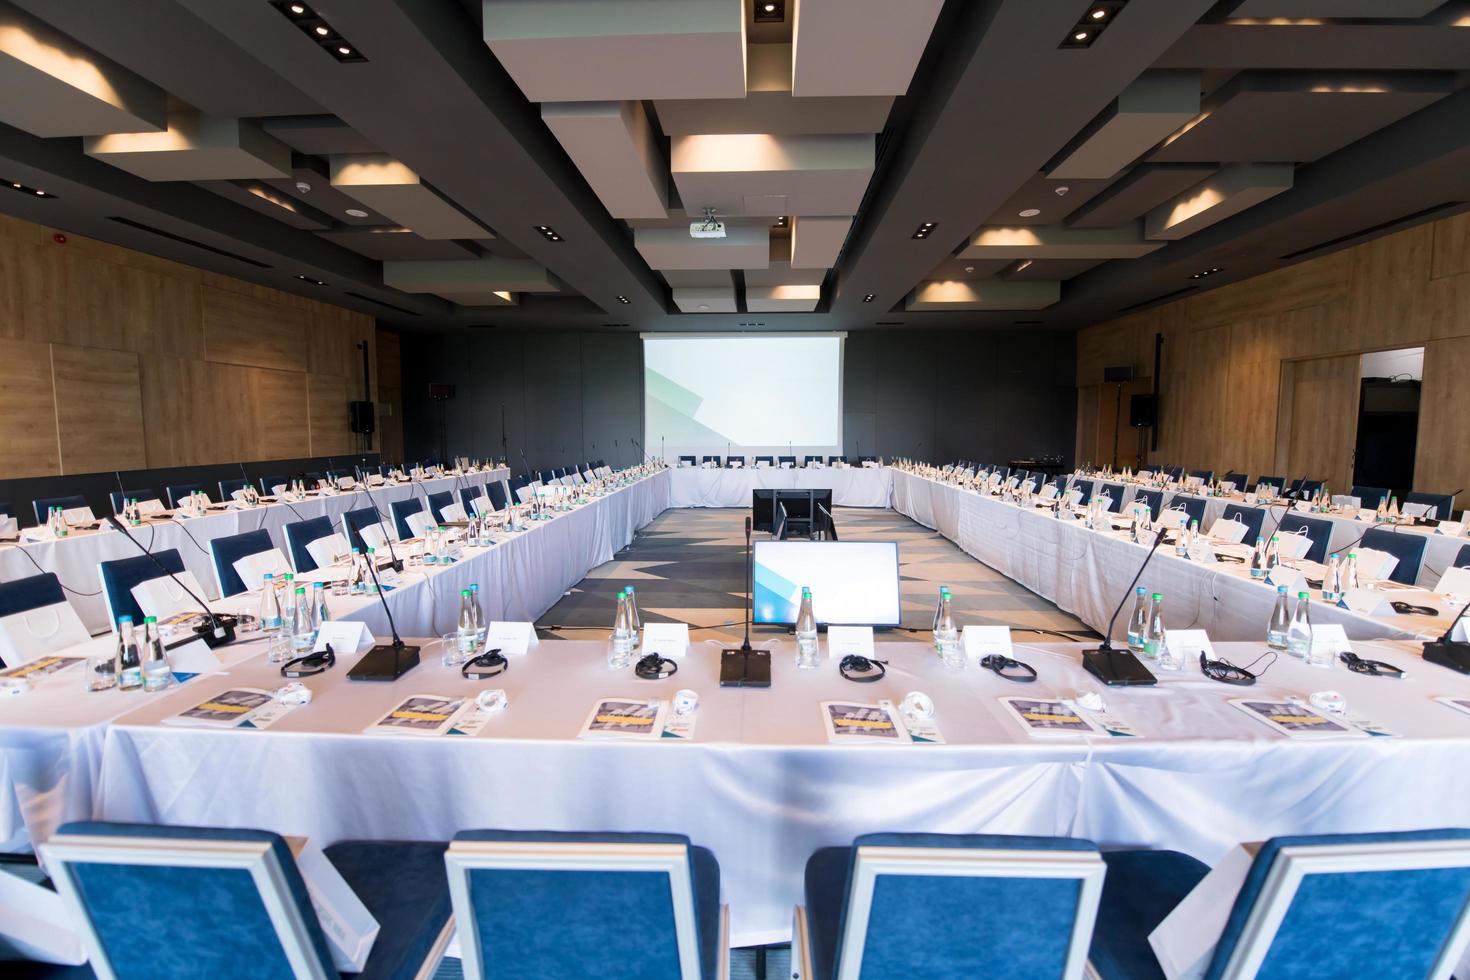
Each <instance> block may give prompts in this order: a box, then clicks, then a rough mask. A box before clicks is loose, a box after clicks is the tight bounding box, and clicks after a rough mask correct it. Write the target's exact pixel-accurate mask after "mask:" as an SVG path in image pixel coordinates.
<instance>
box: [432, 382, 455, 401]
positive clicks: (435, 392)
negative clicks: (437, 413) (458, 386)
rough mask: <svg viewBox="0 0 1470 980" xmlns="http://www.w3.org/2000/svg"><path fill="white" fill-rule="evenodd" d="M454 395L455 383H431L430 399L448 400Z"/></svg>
mask: <svg viewBox="0 0 1470 980" xmlns="http://www.w3.org/2000/svg"><path fill="white" fill-rule="evenodd" d="M453 397H454V385H445V384H431V385H429V401H432V402H447V401H449V399H451V398H453Z"/></svg>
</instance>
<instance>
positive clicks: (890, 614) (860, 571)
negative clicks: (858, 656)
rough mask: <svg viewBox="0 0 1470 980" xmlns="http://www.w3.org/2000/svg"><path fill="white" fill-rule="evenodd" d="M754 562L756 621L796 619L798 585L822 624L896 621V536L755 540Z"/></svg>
mask: <svg viewBox="0 0 1470 980" xmlns="http://www.w3.org/2000/svg"><path fill="white" fill-rule="evenodd" d="M754 565H755V568H754V571H753V574H752V579H753V581H754V594H753V597H752V605H753V606H754V609H755V614H754V617H753V620H754V622H757V623H781V624H791V623H795V622H796V616H797V613H798V612H799V611H800V609H801V589H802V586H806V587H808V588H810V589H811V590H812V612H813V613H815V614H816V617H817V622H818V623H819V624H821V625H824V626H825V625H837V626H897V625H898V624H899V622H900V620H901V619H902V617H903V612H902V609H901V608H900V606H899V592H898V542H896V541H757V542H756V543H755V557H754Z"/></svg>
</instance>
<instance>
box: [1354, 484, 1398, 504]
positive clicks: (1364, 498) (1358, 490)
mask: <svg viewBox="0 0 1470 980" xmlns="http://www.w3.org/2000/svg"><path fill="white" fill-rule="evenodd" d="M1349 493H1350V496H1353V497H1357V498H1358V503H1359V505H1360V506H1363V507H1366V508H1368V509H1369V510H1377V509H1378V502H1379V501H1380V500H1386V499H1388V495H1389V494H1391V493H1393V491H1392V490H1390V489H1388V487H1362V486H1358V485H1357V484H1356V483H1355V484H1353V489H1352V490H1351V491H1350V492H1349Z"/></svg>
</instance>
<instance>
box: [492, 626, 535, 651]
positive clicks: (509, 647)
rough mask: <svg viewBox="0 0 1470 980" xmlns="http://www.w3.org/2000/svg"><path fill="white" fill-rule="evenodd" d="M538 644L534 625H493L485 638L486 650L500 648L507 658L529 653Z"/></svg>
mask: <svg viewBox="0 0 1470 980" xmlns="http://www.w3.org/2000/svg"><path fill="white" fill-rule="evenodd" d="M537 642H539V641H538V640H537V639H536V627H535V625H534V624H532V623H500V622H495V623H491V624H490V629H489V631H488V633H487V634H486V636H485V647H486V649H489V650H494V649H497V648H499V650H500V652H501V653H503V654H505V655H506V656H521V655H524V654H526V653H529V652H530V650H531V648H532V647H534V646H535V645H536V644H537Z"/></svg>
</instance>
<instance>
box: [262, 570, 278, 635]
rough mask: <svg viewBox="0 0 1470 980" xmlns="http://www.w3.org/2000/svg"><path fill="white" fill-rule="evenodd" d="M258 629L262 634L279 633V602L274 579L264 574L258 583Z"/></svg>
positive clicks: (272, 576) (270, 575) (267, 573)
mask: <svg viewBox="0 0 1470 980" xmlns="http://www.w3.org/2000/svg"><path fill="white" fill-rule="evenodd" d="M258 618H259V620H260V629H261V632H263V633H279V632H280V631H281V601H280V599H279V598H277V597H276V577H275V576H274V575H272V574H271V573H270V572H266V573H265V576H264V577H263V578H262V579H261V581H260V615H259V617H258Z"/></svg>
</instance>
